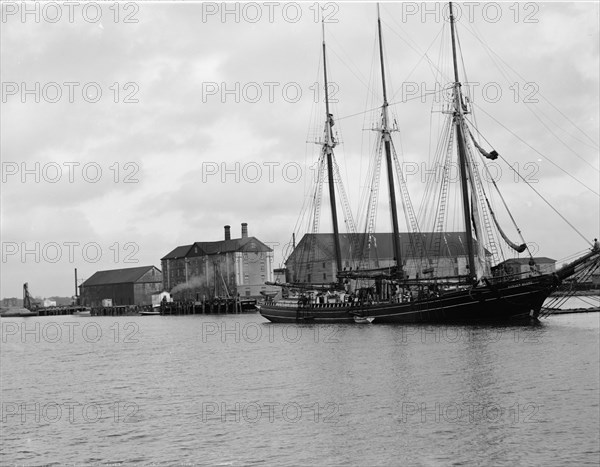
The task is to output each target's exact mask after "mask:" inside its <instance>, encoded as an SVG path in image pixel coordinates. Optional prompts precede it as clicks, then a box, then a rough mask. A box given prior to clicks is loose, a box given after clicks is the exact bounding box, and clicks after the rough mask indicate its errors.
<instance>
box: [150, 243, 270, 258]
mask: <svg viewBox="0 0 600 467" xmlns="http://www.w3.org/2000/svg"><path fill="white" fill-rule="evenodd" d="M264 251H273V249H272V248H269V247H268V246H267V245H265V244H264V243H263V242H261V241H260V240H259V239H257V238H256V237H243V238H233V239H231V240H219V241H216V242H195V243H193V244H192V245H184V246H178V247H177V248H175V249H174V250H173V251H171V252H170V253H168V254H167V255H166V256H164V257H163V258H161V260H165V259H177V258H189V257H192V256H210V255H218V254H222V253H232V252H264Z"/></svg>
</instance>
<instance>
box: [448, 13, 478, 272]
mask: <svg viewBox="0 0 600 467" xmlns="http://www.w3.org/2000/svg"><path fill="white" fill-rule="evenodd" d="M450 30H451V32H452V59H453V62H454V124H455V126H456V140H457V142H458V162H459V165H460V185H461V188H462V201H463V214H464V218H465V231H466V235H467V254H468V256H469V277H470V278H471V280H474V278H475V272H476V271H475V257H474V254H473V232H472V230H471V209H470V205H469V187H468V184H467V155H466V150H465V140H464V136H463V130H462V122H463V109H462V94H461V90H460V87H461V84H460V81H459V79H458V62H457V60H456V39H455V32H454V15H453V13H452V2H450Z"/></svg>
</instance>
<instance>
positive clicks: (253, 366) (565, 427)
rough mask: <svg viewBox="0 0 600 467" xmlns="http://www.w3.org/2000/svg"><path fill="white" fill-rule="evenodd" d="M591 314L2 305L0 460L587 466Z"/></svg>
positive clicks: (592, 393)
mask: <svg viewBox="0 0 600 467" xmlns="http://www.w3.org/2000/svg"><path fill="white" fill-rule="evenodd" d="M599 318H600V314H599V313H589V314H569V315H561V316H552V317H550V318H548V319H545V320H543V322H542V323H541V324H540V325H536V326H529V327H511V326H505V327H498V326H493V327H492V326H487V327H486V326H478V327H464V326H387V325H376V324H371V325H368V324H365V325H336V326H314V325H280V324H271V323H267V322H266V321H265V320H264V319H262V318H261V317H260V316H259V315H258V314H248V315H226V316H224V315H221V316H206V315H205V316H201V315H196V316H181V317H162V316H148V317H91V318H90V317H87V318H84V317H81V318H76V317H72V316H61V317H39V318H26V319H23V318H3V319H2V320H1V321H0V323H1V326H2V343H1V361H0V363H1V370H2V373H1V386H2V393H1V394H2V422H1V425H0V427H1V430H2V443H1V445H2V447H1V448H0V464H2V465H3V466H5V465H14V464H17V465H40V464H56V465H65V464H66V465H85V466H87V465H210V466H212V465H216V466H238V465H239V466H241V465H283V466H296V465H324V466H326V465H332V466H337V465H357V466H367V465H368V466H370V465H381V466H389V465H417V466H418V465H423V466H446V465H507V466H508V465H510V466H514V465H556V466H562V465H567V464H571V465H578V466H582V465H598V463H599V462H600V441H599V439H600V438H599V436H600V426H599V423H600V422H599V420H600V400H599V399H600V383H599V379H600V376H599V368H600V362H599V348H600V326H599Z"/></svg>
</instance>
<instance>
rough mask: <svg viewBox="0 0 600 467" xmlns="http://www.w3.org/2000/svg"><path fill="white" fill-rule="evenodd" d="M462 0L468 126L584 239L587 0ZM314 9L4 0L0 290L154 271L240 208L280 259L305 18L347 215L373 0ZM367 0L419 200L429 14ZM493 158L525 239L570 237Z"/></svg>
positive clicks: (304, 115)
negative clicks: (470, 109) (472, 123)
mask: <svg viewBox="0 0 600 467" xmlns="http://www.w3.org/2000/svg"><path fill="white" fill-rule="evenodd" d="M469 5H470V6H468V5H461V4H458V5H457V8H460V13H461V14H460V21H459V38H460V44H461V48H462V51H463V55H464V58H463V60H464V66H465V69H466V70H467V72H468V76H467V79H468V81H469V82H472V83H474V84H473V85H472V86H471V87H470V91H471V97H472V100H473V101H474V103H475V107H476V112H477V114H476V115H477V123H478V127H479V128H480V130H481V131H482V134H484V135H485V137H486V139H487V141H489V142H490V143H491V144H492V145H493V147H494V148H495V149H496V150H498V152H500V153H501V154H502V155H503V157H504V158H506V159H507V160H508V161H509V162H511V163H513V164H518V166H519V170H520V171H521V173H522V174H523V175H524V176H525V177H526V178H528V179H529V180H530V181H531V182H532V184H534V186H535V188H536V190H538V191H539V192H540V193H542V194H543V195H544V197H545V198H546V199H547V200H548V201H549V202H551V203H552V205H553V206H554V207H555V208H556V209H557V210H559V211H560V212H561V213H562V214H563V215H564V216H565V217H567V219H568V220H569V221H570V222H571V223H573V224H574V225H575V226H576V227H577V229H578V230H579V231H580V232H581V233H582V234H583V236H584V237H585V238H589V240H591V239H592V238H593V237H595V236H598V234H599V232H600V228H599V219H598V217H599V214H598V212H599V197H598V194H597V193H598V191H599V188H598V185H599V183H598V182H599V177H598V173H599V172H598V166H599V160H598V159H599V158H598V129H599V123H598V117H599V95H598V92H599V91H598V90H599V88H600V86H599V82H598V81H599V80H598V74H599V71H598V70H599V69H600V64H599V56H600V54H599V50H598V49H599V44H600V40H599V31H598V24H599V11H598V8H599V7H598V3H597V2H590V3H581V4H580V3H577V4H576V3H532V2H530V3H521V4H520V3H514V2H512V3H503V4H486V3H477V2H475V3H471V4H469ZM322 6H323V8H324V9H323V10H322V11H320V10H319V9H318V8H315V4H314V3H279V2H271V3H268V2H267V3H248V4H244V3H242V4H228V5H227V6H223V5H222V4H214V3H204V4H201V3H188V2H182V3H175V2H173V3H151V4H145V3H144V2H135V3H134V2H130V3H119V4H116V3H113V2H110V3H106V4H101V6H100V7H98V6H97V5H96V4H90V5H86V4H84V3H78V2H74V5H73V6H71V7H69V6H67V5H61V4H51V5H44V4H39V3H38V4H37V6H36V4H32V5H30V10H31V11H30V12H28V13H26V12H24V11H23V6H22V4H21V3H20V2H18V3H12V2H3V4H2V22H1V27H2V31H1V43H2V46H1V47H2V49H1V56H2V67H1V68H2V71H1V81H2V111H1V158H2V206H1V208H2V214H1V215H2V230H1V234H2V255H3V257H2V264H1V266H2V274H1V276H2V278H1V281H2V282H1V289H0V295H1V296H2V297H11V296H20V295H21V287H22V284H23V283H24V282H29V286H30V290H31V291H32V293H33V294H34V295H39V296H50V295H72V294H73V269H74V268H78V271H79V277H80V278H81V279H85V278H87V277H89V276H91V275H92V274H93V273H94V272H95V271H97V270H103V269H113V268H122V267H133V266H139V265H150V264H153V265H156V266H158V267H160V258H161V257H162V256H164V255H165V254H167V253H168V252H169V251H170V250H172V249H173V248H175V247H176V246H178V245H183V244H189V243H192V242H193V241H211V240H220V239H221V238H222V235H223V226H224V225H226V224H230V225H231V226H232V233H233V236H234V237H238V236H240V223H241V222H247V223H248V225H249V232H250V235H253V236H256V237H257V238H259V239H260V240H262V241H263V242H265V243H268V244H270V245H271V246H272V247H273V248H274V250H275V261H276V263H280V262H281V261H282V259H283V251H284V246H285V244H287V243H288V242H289V241H290V236H291V233H292V231H293V230H294V227H295V225H296V223H297V219H298V216H299V213H300V211H301V207H302V204H303V201H304V199H305V197H306V196H307V194H308V193H309V192H310V190H309V187H310V181H311V179H312V176H313V173H314V171H313V170H311V167H313V164H314V162H315V158H316V157H317V155H318V146H317V145H315V144H314V143H307V141H312V140H314V137H315V135H318V134H319V132H320V131H321V128H322V120H323V118H322V117H323V115H324V113H325V111H324V108H323V102H322V100H323V93H322V89H321V88H320V87H319V86H322V71H321V70H322V65H321V63H322V58H321V24H320V19H321V17H323V16H324V17H325V19H326V35H327V42H328V50H329V56H328V68H329V73H330V81H331V82H332V87H331V89H332V92H333V94H334V95H333V96H332V97H333V99H334V100H335V101H336V102H335V104H334V105H333V110H332V113H334V116H335V118H336V125H335V129H336V131H338V136H339V137H340V139H341V140H342V144H341V145H340V146H339V147H338V148H337V149H338V150H337V153H336V157H337V160H338V163H339V165H340V170H341V173H342V178H343V179H344V182H345V183H346V191H347V193H348V196H349V199H350V203H351V206H352V209H353V211H354V212H355V213H356V212H357V210H358V205H359V201H360V191H361V188H362V187H363V185H364V175H365V173H366V170H367V166H368V162H367V158H368V157H369V155H370V149H371V146H372V145H371V142H370V141H371V140H370V138H372V135H371V133H373V132H370V131H368V128H369V127H370V126H371V122H372V121H373V115H374V114H373V113H372V112H366V111H368V110H370V109H373V108H376V107H377V106H378V105H380V97H379V95H380V94H379V91H378V89H379V87H378V86H379V84H377V83H378V68H377V66H378V63H377V61H376V59H377V55H376V49H375V45H376V42H375V41H376V8H375V5H374V4H372V3H371V4H366V3H337V2H335V3H334V2H330V3H326V4H322ZM36 9H37V10H36ZM381 11H382V20H383V32H384V41H385V55H386V60H387V63H388V70H387V71H388V81H389V87H390V90H389V95H390V99H389V100H390V102H392V103H393V104H394V105H393V106H392V110H393V114H394V118H395V119H396V121H397V124H398V128H399V130H400V131H399V132H398V133H397V134H396V135H395V136H396V137H397V138H398V139H397V141H396V145H397V147H398V148H399V149H401V151H400V152H401V153H400V157H401V160H402V161H403V162H405V163H406V164H408V165H407V167H409V168H410V171H411V174H410V176H408V175H407V184H408V187H409V189H411V190H412V191H411V192H412V193H414V194H413V200H414V202H415V204H416V205H418V204H419V202H420V201H419V196H420V195H421V194H422V191H423V186H424V181H423V174H422V173H421V171H422V170H423V167H426V166H424V165H423V164H427V163H428V162H429V161H431V157H432V156H431V155H430V151H431V145H432V141H434V140H433V139H432V136H431V132H430V122H431V121H434V120H436V119H438V117H439V115H440V114H439V106H438V107H436V106H435V105H434V104H435V102H434V97H435V96H436V94H428V95H427V96H426V97H424V98H423V99H421V98H415V96H419V95H420V94H421V93H428V92H430V91H432V90H434V91H435V90H436V89H437V88H436V85H435V80H436V78H437V79H438V80H440V81H441V82H442V85H443V84H447V83H448V82H450V81H451V79H450V76H451V69H450V68H448V64H449V62H448V57H449V55H448V52H449V48H448V47H449V43H448V24H447V22H446V21H445V19H444V14H445V12H446V10H445V7H444V6H443V5H440V4H428V5H425V4H424V3H416V2H413V3H404V4H399V3H384V4H382V7H381ZM440 52H441V54H440ZM440 56H441V57H442V58H441V59H440ZM436 75H437V76H436ZM437 96H439V94H437ZM492 117H493V118H492ZM524 141H526V144H525V143H524ZM527 164H529V165H527ZM503 170H504V172H502V173H501V175H500V176H499V179H498V185H500V187H501V188H503V189H504V193H505V196H506V200H507V202H508V203H509V204H510V205H511V206H512V207H513V215H514V216H515V218H516V219H517V222H518V223H519V224H520V227H521V229H522V231H523V233H524V235H525V239H526V240H527V241H529V242H535V245H536V251H535V253H536V254H537V255H540V256H550V257H552V258H555V259H559V260H560V259H562V258H565V257H567V256H568V255H569V254H571V253H575V252H577V251H581V250H583V249H585V248H588V247H589V245H588V244H587V243H586V242H585V241H584V240H583V239H582V238H581V237H580V236H579V235H578V234H577V233H575V232H574V231H573V230H572V229H571V228H570V227H568V226H567V225H566V224H565V223H564V221H562V220H561V219H560V217H558V216H557V215H556V214H555V213H554V212H553V211H552V210H551V209H550V208H549V207H548V206H547V205H546V204H545V203H544V202H543V201H541V200H540V199H539V198H537V196H536V195H535V194H534V193H533V191H531V190H530V189H529V188H528V187H527V186H525V184H524V183H523V182H522V181H518V180H515V178H514V175H513V174H512V173H510V172H509V171H508V170H506V169H505V168H504V169H503ZM413 172H414V173H413ZM361 175H362V178H361ZM383 217H384V216H382V219H383ZM379 230H386V226H385V223H384V224H382V225H381V227H380V228H379Z"/></svg>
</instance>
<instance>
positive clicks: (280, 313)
mask: <svg viewBox="0 0 600 467" xmlns="http://www.w3.org/2000/svg"><path fill="white" fill-rule="evenodd" d="M558 282H559V281H557V280H556V279H555V278H554V277H553V276H541V277H538V278H535V279H529V280H521V281H513V282H507V283H503V284H495V285H491V284H490V285H487V286H481V287H474V288H471V289H468V290H458V291H454V292H446V293H445V294H443V295H441V296H439V297H430V298H422V299H419V300H414V301H411V302H405V303H372V304H358V303H325V304H307V305H304V306H302V305H301V304H298V305H297V306H290V304H289V301H288V303H286V304H285V305H286V306H282V305H278V304H272V305H263V306H261V308H260V314H261V315H262V316H263V317H264V318H266V319H268V320H269V321H272V322H280V323H289V322H315V323H354V322H355V320H354V317H355V316H358V317H365V318H367V317H368V318H374V319H373V322H374V323H463V324H465V323H467V324H479V323H486V322H503V321H526V322H529V321H530V320H531V319H537V317H538V315H539V311H540V308H541V307H542V304H543V303H544V300H545V299H546V298H547V297H548V295H550V293H552V291H553V290H555V288H556V286H557V285H558Z"/></svg>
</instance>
